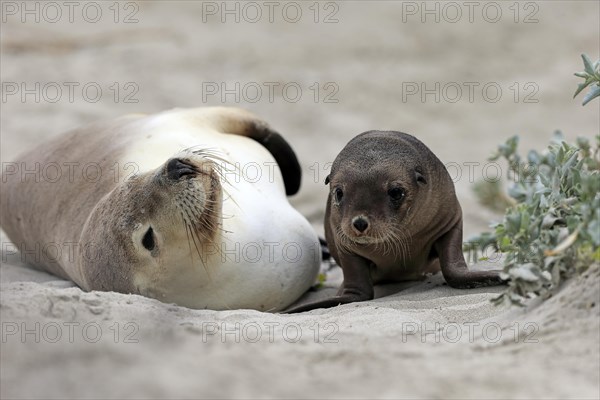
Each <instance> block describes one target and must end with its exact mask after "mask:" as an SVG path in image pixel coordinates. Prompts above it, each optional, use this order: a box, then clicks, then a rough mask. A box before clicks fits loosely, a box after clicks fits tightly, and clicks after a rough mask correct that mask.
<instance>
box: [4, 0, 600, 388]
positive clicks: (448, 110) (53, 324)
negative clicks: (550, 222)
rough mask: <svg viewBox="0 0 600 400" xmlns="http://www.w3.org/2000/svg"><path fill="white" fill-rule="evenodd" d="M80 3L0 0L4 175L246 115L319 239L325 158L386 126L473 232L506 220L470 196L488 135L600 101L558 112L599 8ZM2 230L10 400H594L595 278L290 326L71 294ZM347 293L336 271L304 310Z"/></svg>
mask: <svg viewBox="0 0 600 400" xmlns="http://www.w3.org/2000/svg"><path fill="white" fill-rule="evenodd" d="M75 3H76V5H75V6H73V9H69V7H67V6H65V5H64V4H62V3H61V2H57V3H54V4H56V6H55V5H48V4H47V3H46V2H30V3H28V4H29V5H28V7H30V9H31V10H33V11H31V12H30V13H29V14H28V13H27V12H25V11H26V10H24V9H22V7H25V6H24V5H23V4H25V3H21V2H10V1H3V2H2V3H1V4H0V5H1V7H2V23H1V32H0V33H1V35H0V36H1V38H0V56H1V59H0V78H1V81H2V92H1V94H2V103H1V113H0V134H1V137H0V142H1V149H0V157H1V160H2V162H3V163H4V162H10V161H12V160H14V159H15V158H16V157H18V155H19V153H21V152H23V151H25V150H27V149H28V148H30V147H32V146H33V145H35V144H37V143H40V142H41V141H43V140H45V139H48V138H51V137H53V136H55V135H58V134H60V133H62V132H64V131H66V130H68V129H71V128H74V127H77V126H79V125H82V124H85V123H88V122H92V121H95V120H101V119H108V118H114V117H117V116H120V115H123V114H127V113H137V112H143V113H154V112H159V111H161V110H167V109H171V108H175V107H199V106H223V105H228V106H236V107H242V108H245V109H248V110H250V111H252V112H253V113H255V114H257V115H260V116H261V117H263V118H264V119H265V120H266V121H269V123H270V124H271V125H272V126H273V127H275V128H276V129H277V130H278V131H279V132H281V133H282V134H283V135H284V136H285V137H286V138H287V139H288V140H289V142H290V143H291V145H292V146H293V148H294V149H295V151H296V153H297V155H298V157H299V159H300V162H301V164H302V169H303V183H302V188H301V190H300V193H299V194H298V195H296V196H294V197H292V198H290V202H291V203H292V204H293V205H294V206H295V207H296V208H297V209H298V210H299V211H300V212H301V213H302V214H303V215H304V216H305V217H306V218H307V219H308V220H309V222H310V223H311V224H312V226H313V227H314V229H315V230H316V231H317V232H318V233H319V234H320V235H322V234H323V216H324V210H325V200H326V197H327V187H326V186H325V185H324V184H323V181H324V179H325V176H326V175H327V172H328V169H329V167H330V164H329V163H331V162H332V161H333V159H334V158H335V156H336V155H337V154H338V152H339V151H340V150H341V149H342V147H343V146H344V145H345V144H346V143H347V142H348V141H349V140H350V139H351V138H352V137H354V136H355V135H357V134H359V133H361V132H364V131H366V130H371V129H381V130H385V129H392V130H400V131H404V132H407V133H411V134H413V135H415V136H417V137H418V138H419V139H421V140H422V141H423V142H424V143H425V144H426V145H428V146H429V147H430V148H431V150H432V151H433V152H434V153H435V154H436V155H437V156H438V157H439V158H440V159H441V160H442V161H443V162H444V163H445V164H446V165H447V166H448V169H449V171H450V172H451V175H452V176H453V177H454V180H455V185H456V191H457V195H458V198H459V200H460V203H461V205H462V209H463V213H464V232H465V240H468V238H469V237H470V236H471V235H473V234H476V233H478V232H481V231H484V230H489V229H490V228H489V224H490V223H491V222H492V221H497V220H498V218H500V216H499V215H497V214H494V213H493V212H491V211H489V210H487V209H485V208H484V207H483V206H481V205H480V204H479V203H478V202H477V199H476V197H475V195H474V193H473V190H472V188H473V184H474V183H475V182H476V181H478V180H480V179H482V178H486V177H487V178H489V177H490V176H491V175H494V174H495V173H496V169H495V166H491V167H490V164H489V163H488V162H487V161H486V160H487V158H488V157H489V155H490V154H491V153H492V152H493V151H494V150H495V148H496V146H497V145H498V144H500V143H503V142H504V141H505V140H506V139H507V138H508V137H510V136H512V135H515V134H518V135H520V138H521V145H520V147H521V150H522V151H523V152H524V151H526V150H528V149H530V148H536V149H543V148H544V147H545V146H546V145H547V143H548V142H549V140H550V139H551V137H552V134H553V132H554V131H555V130H557V129H558V130H561V131H562V132H563V133H564V135H565V137H566V139H567V140H574V139H575V138H576V137H577V136H586V137H588V138H592V137H593V136H594V135H597V134H598V132H599V131H600V111H599V104H600V103H599V102H598V101H595V102H592V103H590V104H588V105H587V106H586V107H582V106H581V101H582V99H581V96H580V97H578V98H576V99H575V100H573V99H572V97H573V93H574V91H575V88H576V87H577V84H578V83H579V79H578V78H576V77H575V76H573V72H576V71H580V70H582V69H583V67H582V62H581V58H580V55H581V54H582V53H587V54H588V55H589V56H590V58H592V59H594V60H595V59H597V58H598V54H599V49H600V28H599V26H600V4H599V3H598V2H592V1H538V2H504V1H501V2H474V3H476V4H475V5H473V4H472V5H469V4H467V3H469V2H450V3H448V2H400V1H398V2H395V1H348V2H344V1H338V2H304V1H301V2H273V4H270V3H269V2H249V3H248V2H235V1H232V2H227V3H224V2H200V1H198V2H196V1H181V2H179V1H172V2H171V1H138V2H129V1H123V2H118V3H116V2H103V1H101V2H95V3H94V2H75ZM267 3H269V4H267ZM36 13H37V14H36ZM98 89H100V90H98ZM502 167H504V166H502ZM499 172H500V173H501V174H505V173H506V171H503V170H500V171H499ZM1 235H2V236H1V242H2V254H1V255H2V260H1V261H2V262H1V267H0V322H1V327H2V332H1V336H2V337H1V343H0V345H1V352H0V367H1V368H0V397H1V398H3V399H17V398H27V399H33V398H44V399H49V398H56V399H59V398H60V399H63V398H74V399H75V398H77V399H83V398H89V399H91V398H405V399H465V398H472V399H506V398H511V399H526V398H527V399H567V398H569V399H598V398H600V339H599V338H600V336H599V335H600V306H599V304H600V279H599V278H600V270H599V268H598V267H597V266H593V267H592V268H590V269H589V270H588V271H587V272H586V273H585V274H584V275H582V276H580V277H577V278H574V279H573V280H572V281H569V282H567V283H566V284H565V285H564V286H563V287H562V288H561V290H560V291H559V293H557V294H556V295H555V296H553V297H551V298H550V299H548V300H546V301H540V300H539V299H534V300H532V301H531V302H530V303H529V304H528V305H527V306H526V307H523V308H517V307H508V306H495V305H493V304H492V303H491V302H490V299H491V298H493V297H495V296H496V295H497V294H498V293H499V292H500V291H501V290H502V288H499V287H493V288H480V289H473V290H457V289H452V288H449V287H448V286H447V284H446V283H445V282H444V280H443V278H442V277H441V276H440V275H439V274H438V275H435V276H433V277H431V278H430V279H428V280H426V281H423V282H415V283H405V284H399V285H393V286H382V287H378V288H377V290H376V294H377V296H376V297H377V298H376V299H375V300H372V301H368V302H364V303H357V304H348V305H343V306H339V307H336V308H333V309H329V310H315V311H312V312H309V313H304V314H298V315H286V314H272V313H262V312H258V311H252V310H229V311H210V310H192V309H188V308H185V307H179V306H176V305H172V304H165V303H161V302H159V301H157V300H154V299H150V298H145V297H142V296H137V295H125V294H119V293H106V292H89V293H88V292H84V291H82V290H81V289H79V288H78V287H76V286H75V285H74V284H73V283H72V282H69V281H65V280H63V279H60V278H58V277H55V276H52V275H50V274H47V273H45V272H42V271H37V270H34V269H33V268H31V267H30V266H28V265H25V264H24V263H23V262H22V261H21V255H20V254H18V253H15V252H14V251H12V250H11V249H12V247H11V246H12V244H11V243H10V242H9V240H8V238H7V237H6V235H5V234H4V232H2V233H1ZM323 267H324V268H326V267H328V266H327V265H324V266H323ZM472 267H473V268H484V267H485V266H482V265H474V266H472ZM340 282H341V271H340V270H339V268H337V267H334V268H332V269H331V270H329V273H328V280H327V282H326V284H325V288H324V289H322V290H319V291H311V292H308V293H307V294H306V295H305V296H304V297H303V299H302V300H301V301H310V300H312V299H315V298H325V297H327V296H330V295H332V294H333V293H335V288H336V287H337V286H338V285H339V284H340Z"/></svg>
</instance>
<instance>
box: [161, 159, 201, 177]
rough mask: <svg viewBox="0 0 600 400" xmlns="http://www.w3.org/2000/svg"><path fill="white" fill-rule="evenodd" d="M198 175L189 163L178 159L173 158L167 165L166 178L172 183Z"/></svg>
mask: <svg viewBox="0 0 600 400" xmlns="http://www.w3.org/2000/svg"><path fill="white" fill-rule="evenodd" d="M197 173H198V170H197V169H196V167H195V166H194V165H192V164H190V163H189V161H186V160H182V159H180V158H173V159H171V160H169V162H168V163H167V176H168V177H169V179H172V180H174V181H176V180H179V179H181V178H183V177H184V176H194V175H196V174H197Z"/></svg>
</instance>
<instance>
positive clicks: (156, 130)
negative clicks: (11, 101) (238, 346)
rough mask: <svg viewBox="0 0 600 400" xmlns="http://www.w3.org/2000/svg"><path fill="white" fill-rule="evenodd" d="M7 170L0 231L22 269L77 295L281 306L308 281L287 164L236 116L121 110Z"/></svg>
mask: <svg viewBox="0 0 600 400" xmlns="http://www.w3.org/2000/svg"><path fill="white" fill-rule="evenodd" d="M4 164H5V167H4V168H3V175H2V191H1V193H2V194H1V216H2V228H3V229H4V230H5V232H6V234H7V235H8V237H9V238H10V239H11V241H12V242H13V243H14V244H15V245H16V246H17V247H18V248H19V250H20V251H21V254H22V256H23V258H24V259H25V261H26V262H28V263H31V264H34V265H36V266H38V267H41V268H43V269H45V270H47V271H49V272H51V273H54V274H56V275H58V276H61V277H63V278H67V279H70V280H72V281H74V282H75V283H76V284H77V285H79V286H80V287H81V288H83V289H84V290H103V291H116V292H122V293H135V294H141V295H145V296H149V297H153V298H156V299H159V300H162V301H164V302H172V303H176V304H179V305H183V306H187V307H191V308H209V309H214V310H222V309H236V308H252V309H257V310H269V311H277V310H281V309H284V308H285V307H286V306H288V305H290V304H291V303H292V302H293V301H294V300H296V299H297V298H298V297H300V295H301V294H302V293H304V292H305V291H306V290H307V289H308V288H309V287H310V286H311V285H312V284H313V283H314V280H315V278H316V275H317V273H318V269H319V262H320V254H321V252H320V246H319V240H318V237H317V235H316V233H315V232H314V231H313V229H312V228H311V226H310V225H309V223H308V221H307V220H306V219H305V218H304V217H302V216H301V215H300V214H299V213H298V212H297V211H296V210H295V209H294V208H292V206H291V205H290V204H289V203H288V201H287V198H286V193H287V194H288V195H291V194H294V193H296V192H297V191H298V189H299V186H300V175H301V171H300V166H299V164H298V161H297V159H296V156H295V154H294V152H293V151H292V149H291V147H290V146H289V145H288V143H287V142H286V141H285V140H284V139H283V138H282V137H281V136H280V135H279V134H278V133H277V132H275V131H274V130H272V129H271V128H270V127H269V126H268V125H267V124H266V123H265V122H264V121H262V120H260V119H258V118H257V117H255V116H253V115H252V114H250V113H248V112H246V111H243V110H239V109H232V108H198V109H175V110H171V111H166V112H162V113H158V114H155V115H128V116H124V117H121V118H117V119H114V120H112V121H107V122H97V123H93V124H90V125H87V126H84V127H82V128H79V129H75V130H73V131H70V132H67V133H66V134H64V135H61V136H59V137H56V138H54V139H52V140H50V141H48V142H46V143H43V144H41V145H38V147H36V148H34V149H33V150H31V151H29V152H28V153H26V154H24V155H23V156H22V157H20V158H19V159H17V160H16V161H15V162H12V163H4Z"/></svg>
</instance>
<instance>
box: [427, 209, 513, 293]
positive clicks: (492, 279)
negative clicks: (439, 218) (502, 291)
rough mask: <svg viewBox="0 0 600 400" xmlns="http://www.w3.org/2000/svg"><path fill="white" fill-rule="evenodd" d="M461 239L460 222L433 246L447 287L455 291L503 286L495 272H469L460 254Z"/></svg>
mask: <svg viewBox="0 0 600 400" xmlns="http://www.w3.org/2000/svg"><path fill="white" fill-rule="evenodd" d="M462 237H463V235H462V220H461V221H460V222H459V223H458V224H456V225H455V226H454V227H453V228H452V229H450V230H449V231H448V232H446V233H445V234H444V235H443V236H442V237H441V238H439V239H438V240H437V241H436V242H435V244H434V247H435V250H436V252H437V254H438V257H439V260H440V267H441V269H442V275H443V276H444V279H445V280H446V282H448V285H450V286H452V287H453V288H457V289H469V288H475V287H482V286H493V285H501V284H504V283H505V282H504V281H503V280H502V279H500V276H499V274H498V272H497V271H470V270H469V268H468V267H467V263H466V262H465V257H464V256H463V253H462Z"/></svg>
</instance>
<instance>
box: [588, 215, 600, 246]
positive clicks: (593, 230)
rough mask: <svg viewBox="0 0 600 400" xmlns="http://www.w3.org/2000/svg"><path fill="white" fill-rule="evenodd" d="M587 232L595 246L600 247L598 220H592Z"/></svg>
mask: <svg viewBox="0 0 600 400" xmlns="http://www.w3.org/2000/svg"><path fill="white" fill-rule="evenodd" d="M587 230H588V233H589V234H590V237H591V238H592V243H593V244H594V246H600V221H598V220H597V219H594V220H592V221H591V222H590V224H589V225H588V229H587Z"/></svg>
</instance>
